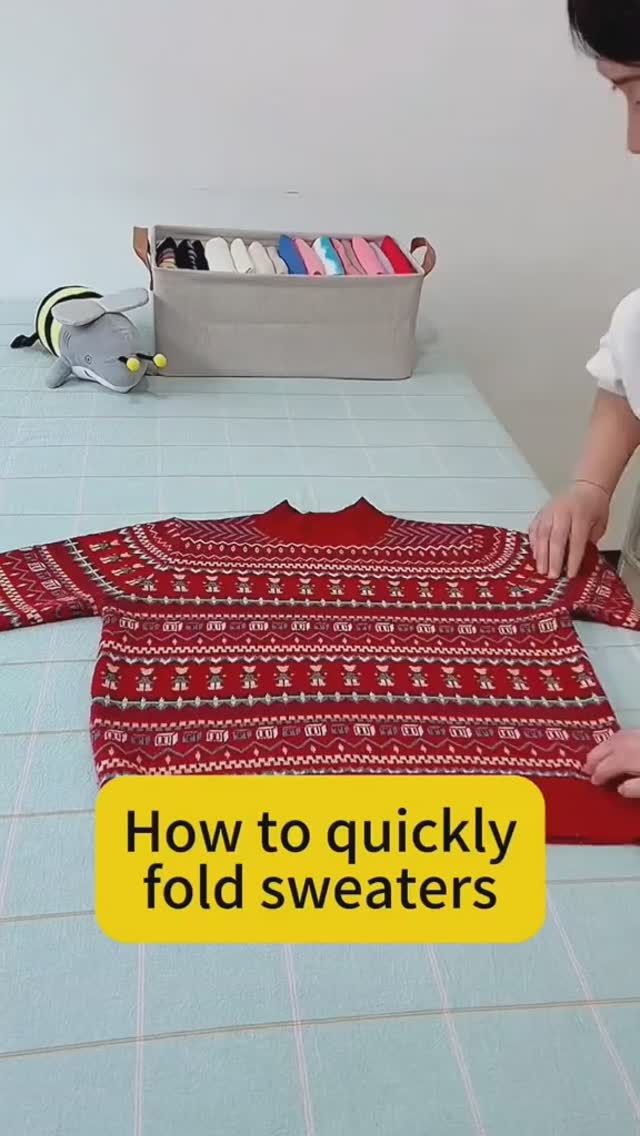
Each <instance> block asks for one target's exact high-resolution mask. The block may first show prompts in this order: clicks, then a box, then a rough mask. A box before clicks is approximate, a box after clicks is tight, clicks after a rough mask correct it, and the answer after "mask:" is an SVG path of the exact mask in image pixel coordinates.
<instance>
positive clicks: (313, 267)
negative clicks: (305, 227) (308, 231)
mask: <svg viewBox="0 0 640 1136" xmlns="http://www.w3.org/2000/svg"><path fill="white" fill-rule="evenodd" d="M294 243H295V246H296V248H297V250H298V252H299V253H300V256H301V257H302V259H303V261H304V265H305V268H306V270H307V272H308V273H309V276H325V275H326V273H325V270H324V268H323V265H322V261H321V260H320V257H319V256H318V254H317V252H316V250H315V249H312V248H311V245H310V244H307V242H306V241H303V239H302V237H296V239H295V242H294Z"/></svg>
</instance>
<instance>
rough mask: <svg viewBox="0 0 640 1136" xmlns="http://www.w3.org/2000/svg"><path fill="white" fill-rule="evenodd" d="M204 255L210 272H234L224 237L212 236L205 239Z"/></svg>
mask: <svg viewBox="0 0 640 1136" xmlns="http://www.w3.org/2000/svg"><path fill="white" fill-rule="evenodd" d="M204 251H205V256H206V258H207V264H208V265H209V271H210V272H235V271H236V266H235V264H234V263H233V258H232V256H231V253H230V251H229V246H228V244H227V242H226V241H225V239H224V237H212V238H211V240H210V241H207V244H206V247H205V250H204Z"/></svg>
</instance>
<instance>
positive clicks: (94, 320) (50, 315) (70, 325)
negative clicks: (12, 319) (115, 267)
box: [11, 287, 167, 393]
mask: <svg viewBox="0 0 640 1136" xmlns="http://www.w3.org/2000/svg"><path fill="white" fill-rule="evenodd" d="M148 302H149V293H148V292H147V291H146V290H145V289H144V288H136V289H134V290H132V291H129V292H117V293H114V294H113V295H111V296H101V295H100V294H99V293H98V292H91V291H89V289H87V288H77V287H69V288H57V289H56V290H55V292H50V293H49V295H48V296H45V298H44V300H43V301H42V303H41V304H40V307H39V308H38V311H37V314H36V327H35V331H34V332H33V335H19V336H18V337H17V339H14V341H13V343H12V344H11V346H12V347H33V345H34V343H36V342H39V343H40V344H41V345H42V347H44V349H45V351H48V352H49V354H50V355H52V356H54V358H55V362H54V363H53V365H52V367H51V371H50V372H49V375H48V376H47V385H48V386H50V387H60V386H62V384H63V383H66V381H67V379H70V378H71V377H72V376H74V375H75V377H76V378H78V379H88V380H89V381H90V382H93V383H100V384H101V385H102V386H103V387H109V388H110V390H114V391H120V392H122V393H126V392H127V391H130V390H132V389H133V387H135V386H136V385H137V384H138V383H139V382H140V379H141V378H142V376H143V375H145V374H146V373H147V372H148V371H150V370H153V369H157V370H163V369H164V368H165V367H166V365H167V360H166V359H165V357H164V355H153V356H152V355H143V354H142V352H141V351H138V346H139V342H138V340H139V333H138V329H137V328H136V327H135V326H134V324H132V322H131V320H129V319H127V317H126V316H125V315H124V312H129V311H133V310H134V309H135V308H142V307H144V305H145V304H147V303H148Z"/></svg>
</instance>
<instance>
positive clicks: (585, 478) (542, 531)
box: [530, 0, 640, 798]
mask: <svg viewBox="0 0 640 1136" xmlns="http://www.w3.org/2000/svg"><path fill="white" fill-rule="evenodd" d="M569 21H570V23H571V29H572V31H573V34H574V37H575V39H576V41H577V42H578V43H579V44H580V46H581V47H582V48H583V49H584V50H585V51H587V52H588V53H589V54H591V55H593V56H594V57H595V58H596V60H597V68H598V71H599V72H600V74H601V75H602V77H603V78H604V79H606V80H607V81H608V82H609V83H610V84H611V85H612V86H613V87H614V88H615V89H616V90H618V91H620V92H621V93H622V94H623V95H624V97H625V98H626V101H627V106H628V147H629V150H630V151H631V153H633V154H640V0H569ZM587 366H588V370H589V371H590V373H591V374H592V375H593V377H594V378H595V379H596V381H597V383H598V390H597V394H596V398H595V402H594V406H593V413H592V416H591V424H590V426H589V430H588V433H587V437H586V439H585V443H584V447H583V450H582V455H581V457H580V460H579V462H578V465H577V468H576V471H575V476H574V479H573V481H572V483H571V485H570V486H569V488H568V489H567V490H566V491H565V492H564V493H562V494H561V495H560V496H559V497H557V498H556V499H555V500H553V501H551V502H550V503H549V504H548V505H547V506H546V507H545V508H544V509H543V510H542V512H541V513H539V514H538V516H537V517H536V519H535V520H534V522H533V524H532V526H531V530H530V537H531V547H532V550H533V554H534V556H535V559H536V562H537V567H538V571H539V572H540V573H542V574H543V575H549V576H551V577H558V576H560V575H561V573H562V571H563V570H564V569H565V567H566V570H567V573H568V575H569V576H575V575H576V573H577V572H578V570H579V568H580V565H581V563H582V558H583V556H584V552H585V548H586V545H587V542H588V541H594V542H595V541H598V540H599V539H600V537H601V536H602V535H603V534H604V531H605V529H606V527H607V523H608V520H609V506H610V502H611V497H612V496H613V493H614V491H615V489H616V486H617V485H618V482H619V481H620V478H621V477H622V474H623V473H624V470H625V468H626V466H627V464H628V462H629V460H630V458H631V457H632V455H633V454H634V452H635V451H636V449H637V448H638V446H640V290H638V291H636V292H633V293H632V294H631V295H630V296H627V297H626V299H624V300H623V301H622V303H621V304H620V305H619V307H618V308H617V309H616V311H615V313H614V316H613V320H612V322H611V327H610V328H609V331H608V333H607V334H606V336H605V337H604V339H603V340H602V341H601V345H600V351H599V352H598V354H597V355H595V356H594V358H593V359H591V361H590V362H589V363H588V365H587ZM586 768H587V771H588V772H589V773H591V776H592V779H593V782H594V784H596V785H603V784H605V783H606V782H607V781H611V780H613V779H619V778H626V780H624V781H623V782H622V784H621V786H620V790H619V791H620V792H621V793H622V794H623V795H624V796H627V797H638V798H640V730H627V731H622V732H621V733H619V734H616V735H615V736H614V737H613V738H611V740H610V741H608V742H604V743H603V745H601V746H598V748H597V749H596V750H594V751H593V753H592V754H591V755H590V757H589V759H588V761H587V766H586Z"/></svg>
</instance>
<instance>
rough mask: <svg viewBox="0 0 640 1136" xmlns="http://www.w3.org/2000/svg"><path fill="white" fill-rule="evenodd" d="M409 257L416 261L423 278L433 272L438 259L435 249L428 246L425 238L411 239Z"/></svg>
mask: <svg viewBox="0 0 640 1136" xmlns="http://www.w3.org/2000/svg"><path fill="white" fill-rule="evenodd" d="M411 255H412V257H413V259H414V260H417V262H418V264H419V265H420V267H421V268H422V271H423V272H424V274H425V276H428V275H429V273H430V272H433V270H434V268H435V266H436V261H437V259H438V258H437V256H436V251H435V249H434V248H433V246H432V245H430V244H429V242H428V240H427V238H426V237H414V238H413V240H412V242H411Z"/></svg>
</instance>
